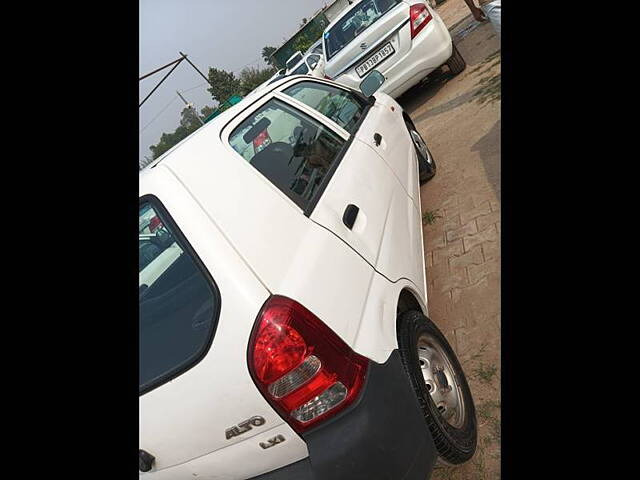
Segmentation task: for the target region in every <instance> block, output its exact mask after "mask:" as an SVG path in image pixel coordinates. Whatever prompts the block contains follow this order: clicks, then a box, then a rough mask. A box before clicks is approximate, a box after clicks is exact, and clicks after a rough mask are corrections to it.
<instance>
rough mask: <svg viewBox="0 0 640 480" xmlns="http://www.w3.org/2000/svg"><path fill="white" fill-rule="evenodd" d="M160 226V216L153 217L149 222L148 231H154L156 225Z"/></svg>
mask: <svg viewBox="0 0 640 480" xmlns="http://www.w3.org/2000/svg"><path fill="white" fill-rule="evenodd" d="M161 226H162V222H161V221H160V218H158V217H153V218H152V219H151V221H150V222H149V231H150V232H151V233H153V232H155V231H156V229H157V228H158V227H161Z"/></svg>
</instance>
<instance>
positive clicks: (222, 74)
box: [207, 67, 240, 103]
mask: <svg viewBox="0 0 640 480" xmlns="http://www.w3.org/2000/svg"><path fill="white" fill-rule="evenodd" d="M208 76H209V82H210V83H211V84H212V85H213V87H209V88H207V91H208V92H209V93H210V94H211V97H212V98H213V99H214V100H216V101H217V102H218V103H222V102H224V101H225V100H226V99H227V98H229V97H230V96H231V95H235V94H237V93H238V92H239V91H240V79H238V78H236V76H235V75H234V74H233V72H227V71H226V70H221V69H217V68H213V67H210V68H209V75H208Z"/></svg>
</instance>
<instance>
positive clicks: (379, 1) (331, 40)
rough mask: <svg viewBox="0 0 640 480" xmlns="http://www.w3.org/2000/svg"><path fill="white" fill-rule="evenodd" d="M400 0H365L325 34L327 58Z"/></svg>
mask: <svg viewBox="0 0 640 480" xmlns="http://www.w3.org/2000/svg"><path fill="white" fill-rule="evenodd" d="M399 3H400V0H363V1H362V2H360V3H359V4H358V6H357V7H354V8H353V10H351V11H350V12H349V13H347V14H346V15H345V16H344V17H342V18H341V19H340V20H339V21H338V22H337V23H336V24H335V25H334V26H333V27H331V28H330V29H329V30H328V31H327V32H325V34H324V41H325V45H326V51H327V60H328V59H330V58H331V57H333V56H334V55H335V54H336V53H338V52H339V51H340V50H342V49H343V48H344V47H345V46H346V45H347V44H349V43H350V42H351V41H352V40H353V39H354V38H356V37H357V36H358V35H360V34H361V33H362V32H364V31H365V30H366V29H367V28H369V26H370V25H371V24H373V23H375V22H376V21H377V20H378V19H379V18H380V17H382V16H383V15H384V14H385V13H387V12H388V11H389V10H391V9H392V8H393V7H395V6H396V5H398V4H399Z"/></svg>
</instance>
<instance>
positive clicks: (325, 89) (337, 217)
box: [282, 80, 424, 285]
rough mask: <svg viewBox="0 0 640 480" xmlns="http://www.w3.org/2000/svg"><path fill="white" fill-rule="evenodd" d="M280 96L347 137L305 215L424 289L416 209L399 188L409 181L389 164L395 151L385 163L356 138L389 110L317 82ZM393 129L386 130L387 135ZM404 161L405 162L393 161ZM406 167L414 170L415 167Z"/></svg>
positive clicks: (379, 266)
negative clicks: (329, 172)
mask: <svg viewBox="0 0 640 480" xmlns="http://www.w3.org/2000/svg"><path fill="white" fill-rule="evenodd" d="M282 93H283V94H284V95H285V96H288V97H289V101H290V102H293V103H294V104H295V105H296V106H297V107H298V108H300V109H305V111H309V113H310V114H314V115H315V116H316V117H317V118H318V120H320V121H322V122H323V123H324V124H325V125H326V126H327V128H330V129H332V130H335V131H339V132H341V135H343V136H344V137H345V138H348V144H347V145H346V146H345V148H344V151H343V153H342V157H341V158H340V160H339V163H338V164H337V165H336V167H335V168H334V170H333V172H332V176H331V179H330V181H328V182H326V184H325V185H324V190H323V191H322V195H321V196H319V198H318V199H317V203H316V204H315V206H314V208H313V210H312V211H310V212H308V213H309V215H310V218H311V220H313V221H314V222H316V223H318V224H320V225H322V226H323V227H325V228H327V229H328V230H330V231H331V232H332V233H334V234H335V235H336V236H338V237H339V238H340V239H341V240H343V241H344V242H346V243H347V244H348V245H349V246H351V247H352V248H353V249H354V250H355V251H356V252H358V253H359V254H360V255H361V256H362V257H363V258H364V259H365V260H366V261H367V262H369V263H370V264H371V265H372V266H373V267H374V268H375V269H376V270H377V271H379V272H380V273H382V274H383V275H385V276H387V277H388V278H389V279H390V280H392V281H395V280H397V279H399V278H401V277H402V276H409V277H411V278H410V279H411V280H414V281H415V282H416V284H417V285H422V284H423V281H422V279H423V275H424V272H421V271H420V268H419V266H420V264H421V262H418V263H417V262H415V259H416V258H420V257H416V255H422V253H421V252H422V232H421V230H420V229H419V228H418V227H417V225H420V220H419V218H420V215H419V209H418V208H416V205H415V203H414V202H413V199H412V197H411V196H410V195H409V194H408V193H407V190H406V186H405V185H404V184H403V182H405V181H407V180H406V179H403V180H401V179H400V178H398V175H397V174H396V173H395V172H394V170H393V168H392V167H391V165H390V164H393V163H394V161H396V158H395V157H396V156H397V155H399V153H398V151H392V150H391V149H389V151H388V152H387V153H386V154H385V155H386V156H387V157H388V160H385V158H384V157H383V156H382V155H381V154H380V153H381V152H379V151H377V150H376V148H377V147H376V146H375V143H374V144H372V143H371V142H370V141H369V139H368V138H366V137H367V135H368V133H365V137H364V138H360V134H359V132H360V130H364V131H365V132H370V131H372V130H374V129H376V128H378V127H380V126H381V121H383V120H385V118H384V116H383V114H382V113H381V112H380V110H381V109H382V110H384V109H385V108H388V107H387V106H386V105H382V104H380V105H378V106H375V105H373V106H371V105H370V104H368V103H367V102H366V100H364V99H362V98H361V97H360V96H358V95H356V94H354V93H352V92H350V91H349V90H347V89H343V88H340V87H339V86H337V85H335V84H330V83H328V82H322V81H316V80H312V81H303V82H297V83H296V84H294V85H292V86H289V87H286V88H284V89H283V90H282ZM283 98H285V97H283ZM392 131H393V129H390V130H389V133H388V136H389V137H391V136H392V135H391V133H390V132H392ZM385 132H387V131H386V130H385ZM396 133H397V132H396ZM398 135H399V133H398ZM403 141H404V142H407V141H408V138H404V139H402V138H401V137H400V138H399V144H400V145H402V143H403ZM403 149H404V147H401V148H400V149H399V151H402V150H403ZM407 161H408V160H407V158H404V159H400V160H398V161H397V163H398V164H403V162H407ZM404 168H405V169H406V170H409V169H411V168H413V170H417V164H414V165H413V166H412V165H404ZM416 174H417V173H416V171H414V172H413V174H412V175H414V176H413V178H414V179H415V181H416V182H417V178H416V177H415V175H416ZM406 175H407V176H408V175H409V174H408V173H407V174H406ZM402 252H404V254H403V253H402ZM402 256H404V257H405V258H404V260H402V261H396V257H402ZM416 265H418V267H416Z"/></svg>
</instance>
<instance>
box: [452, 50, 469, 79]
mask: <svg viewBox="0 0 640 480" xmlns="http://www.w3.org/2000/svg"><path fill="white" fill-rule="evenodd" d="M447 66H448V67H449V70H450V71H451V73H452V74H453V75H457V74H459V73H460V72H462V71H463V70H464V69H465V68H466V67H467V63H466V62H465V61H464V58H462V55H460V52H459V51H458V47H456V46H455V44H453V52H452V53H451V57H450V58H449V60H447Z"/></svg>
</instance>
